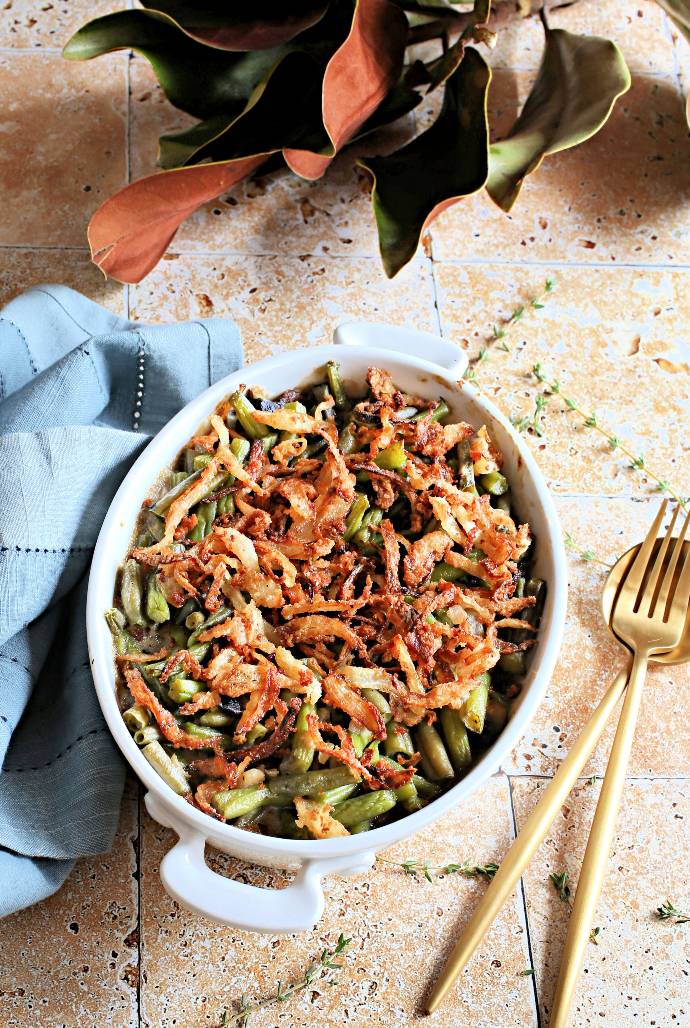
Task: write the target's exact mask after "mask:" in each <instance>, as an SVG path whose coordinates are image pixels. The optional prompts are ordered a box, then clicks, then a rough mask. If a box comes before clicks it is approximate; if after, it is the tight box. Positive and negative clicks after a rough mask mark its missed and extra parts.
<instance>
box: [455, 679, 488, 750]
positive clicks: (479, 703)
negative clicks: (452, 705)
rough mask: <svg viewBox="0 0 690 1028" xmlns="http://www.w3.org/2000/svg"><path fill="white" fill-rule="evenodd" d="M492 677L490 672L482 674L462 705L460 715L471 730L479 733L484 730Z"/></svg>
mask: <svg viewBox="0 0 690 1028" xmlns="http://www.w3.org/2000/svg"><path fill="white" fill-rule="evenodd" d="M490 681H491V677H490V675H488V674H484V675H481V676H480V680H479V683H478V685H476V686H475V687H474V689H473V690H472V692H471V693H470V694H469V696H468V697H467V699H466V700H465V702H464V703H463V705H462V709H461V710H460V716H461V717H462V720H463V721H464V723H465V726H466V727H467V728H469V729H470V731H471V732H476V733H477V734H478V735H479V734H481V732H483V730H484V718H485V716H486V702H487V700H488V698H489V683H490Z"/></svg>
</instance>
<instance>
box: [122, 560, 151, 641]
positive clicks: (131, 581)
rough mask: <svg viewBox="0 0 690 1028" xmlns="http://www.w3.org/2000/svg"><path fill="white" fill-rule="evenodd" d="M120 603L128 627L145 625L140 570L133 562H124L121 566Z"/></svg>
mask: <svg viewBox="0 0 690 1028" xmlns="http://www.w3.org/2000/svg"><path fill="white" fill-rule="evenodd" d="M120 601H121V603H122V609H123V611H124V614H125V617H126V618H127V621H128V623H129V624H130V625H135V626H141V625H145V624H146V618H145V617H144V596H143V590H142V586H141V568H140V567H139V565H138V564H137V562H136V561H135V560H126V561H125V562H124V564H123V565H122V575H121V578H120Z"/></svg>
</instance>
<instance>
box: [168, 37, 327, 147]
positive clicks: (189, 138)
mask: <svg viewBox="0 0 690 1028" xmlns="http://www.w3.org/2000/svg"><path fill="white" fill-rule="evenodd" d="M319 87H320V79H319V74H318V66H317V64H316V62H315V61H314V60H313V59H312V58H311V57H309V55H308V54H305V53H300V52H298V51H296V52H294V53H290V54H288V55H287V56H286V57H284V58H283V60H282V61H280V62H279V63H278V64H277V65H276V66H275V68H273V69H272V70H271V72H270V74H269V75H267V76H266V78H265V79H264V80H263V82H261V83H259V85H258V86H257V87H256V89H255V90H254V92H253V93H252V95H251V97H250V98H249V101H248V102H247V105H246V106H245V108H244V109H243V110H242V111H241V113H240V114H238V115H237V117H235V118H233V119H232V120H230V121H228V119H227V118H212V119H210V120H209V121H206V122H201V123H200V124H199V125H194V126H193V127H192V128H191V129H186V130H185V131H184V132H179V133H177V134H175V135H172V136H161V139H160V158H161V163H162V164H163V166H164V167H166V166H167V167H170V166H171V164H175V163H176V164H178V165H180V164H185V163H189V162H192V161H193V162H194V163H195V164H198V163H199V162H201V161H205V160H209V159H210V160H212V161H214V162H217V161H220V160H231V159H232V160H234V159H235V158H238V157H245V156H246V155H247V154H255V153H267V152H268V151H270V150H277V149H279V148H280V147H283V146H291V145H295V144H297V143H302V142H307V141H309V142H314V141H315V139H316V140H317V145H319V144H322V143H324V142H326V137H325V134H324V132H323V129H321V130H320V133H319V129H320V126H321V104H320V88H319ZM316 133H319V135H318V136H317V135H315V134H316Z"/></svg>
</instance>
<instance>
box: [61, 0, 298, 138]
mask: <svg viewBox="0 0 690 1028" xmlns="http://www.w3.org/2000/svg"><path fill="white" fill-rule="evenodd" d="M114 50H136V51H137V53H140V54H141V55H142V57H145V58H146V59H147V60H148V61H149V62H150V64H151V66H152V68H153V70H154V72H155V73H156V76H157V78H158V81H159V82H160V84H161V88H162V89H163V92H164V93H165V95H166V96H167V98H168V99H169V100H170V102H171V103H173V104H174V105H175V106H176V107H179V108H180V110H183V111H187V112H188V113H189V114H193V115H194V116H195V117H197V118H208V117H212V116H214V115H216V114H220V113H221V112H222V113H224V114H225V120H226V123H227V121H229V120H231V118H232V117H234V116H235V115H236V114H237V113H239V111H241V110H242V108H243V107H244V105H245V104H246V102H247V100H248V99H249V97H250V96H251V93H252V90H253V89H254V87H255V86H256V85H257V83H258V82H259V81H260V80H261V79H262V78H263V77H264V76H265V75H266V74H267V72H268V71H269V70H270V68H271V67H273V65H275V64H276V62H277V61H278V60H280V58H281V57H282V56H283V53H284V50H283V49H281V48H275V49H273V50H264V51H262V52H260V53H249V54H244V53H242V54H230V53H225V52H223V51H219V50H213V49H210V48H209V47H205V46H203V45H202V44H201V43H197V42H195V41H194V40H193V39H190V38H189V36H187V35H185V33H184V32H182V31H181V30H180V29H179V28H178V27H177V26H176V25H175V23H174V22H172V21H170V19H168V18H166V17H164V16H162V15H159V14H154V13H152V12H150V11H138V10H136V11H118V12H116V13H115V14H107V15H105V17H103V18H96V19H95V21H91V22H89V23H88V24H87V25H84V27H83V28H81V29H79V31H78V32H76V33H75V34H74V35H73V36H72V38H71V39H70V40H69V42H68V43H67V45H66V46H65V48H64V50H63V56H64V57H66V58H68V59H69V60H72V61H84V60H89V59H91V58H92V57H98V56H100V55H101V54H105V53H111V52H112V51H114Z"/></svg>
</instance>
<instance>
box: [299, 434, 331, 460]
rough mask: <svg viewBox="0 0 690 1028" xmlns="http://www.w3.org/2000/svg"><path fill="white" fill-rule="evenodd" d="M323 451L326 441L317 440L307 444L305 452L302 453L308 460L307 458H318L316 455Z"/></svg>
mask: <svg viewBox="0 0 690 1028" xmlns="http://www.w3.org/2000/svg"><path fill="white" fill-rule="evenodd" d="M325 449H326V440H325V439H317V440H316V442H314V443H309V446H307V448H306V450H305V451H304V456H305V457H307V458H309V457H318V455H319V454H320V453H321V452H322V451H323V450H325Z"/></svg>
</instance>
